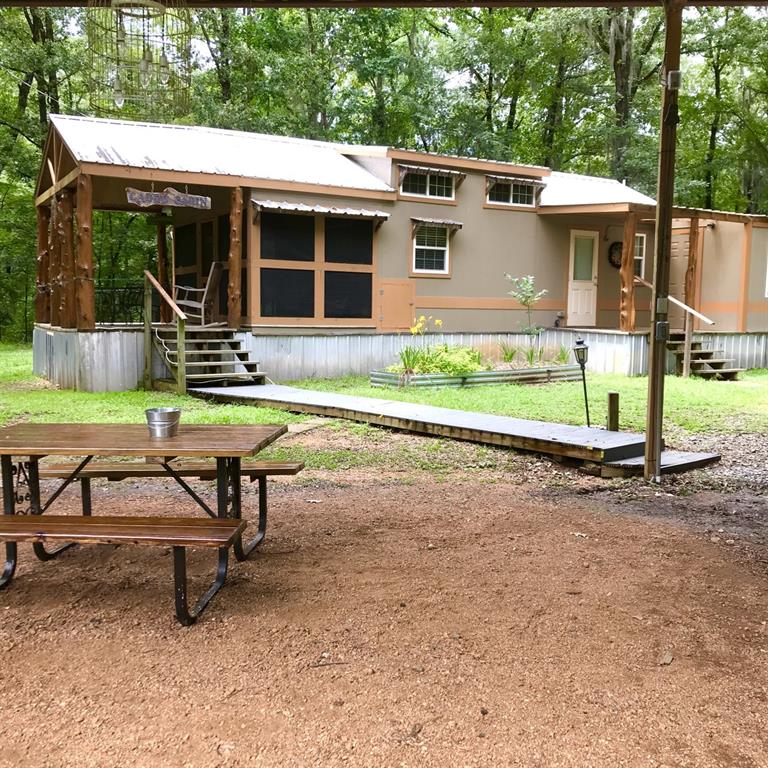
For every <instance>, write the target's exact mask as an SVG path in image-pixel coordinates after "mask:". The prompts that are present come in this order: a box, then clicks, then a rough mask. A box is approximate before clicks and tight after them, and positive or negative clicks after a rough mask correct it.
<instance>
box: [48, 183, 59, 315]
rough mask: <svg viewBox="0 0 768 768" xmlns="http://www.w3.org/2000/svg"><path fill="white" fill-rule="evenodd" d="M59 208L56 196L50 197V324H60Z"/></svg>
mask: <svg viewBox="0 0 768 768" xmlns="http://www.w3.org/2000/svg"><path fill="white" fill-rule="evenodd" d="M60 218H61V210H60V206H59V201H58V200H57V199H56V196H54V197H52V198H51V206H50V221H51V224H50V227H49V228H48V284H49V286H50V295H49V297H48V303H49V305H50V311H49V322H50V324H51V325H60V324H61V323H60V320H59V316H60V310H61V283H60V282H59V279H60V274H59V273H60V270H61V239H60V237H59V224H58V222H59V219H60Z"/></svg>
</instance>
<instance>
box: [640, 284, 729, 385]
mask: <svg viewBox="0 0 768 768" xmlns="http://www.w3.org/2000/svg"><path fill="white" fill-rule="evenodd" d="M635 284H636V285H643V286H645V287H646V288H651V289H653V283H649V282H648V281H647V280H643V278H642V277H637V276H635ZM667 298H668V299H669V300H670V301H671V302H672V303H673V304H675V305H677V306H678V307H680V309H682V310H684V311H685V341H684V342H683V377H684V378H686V379H687V378H688V377H689V376H690V375H691V346H692V343H693V319H692V318H694V317H697V318H698V319H699V320H701V321H702V322H703V323H706V324H707V325H714V324H715V321H714V320H712V319H710V318H709V317H707V316H706V315H702V314H701V312H697V311H696V310H695V309H694V308H693V307H689V306H688V305H687V304H685V303H683V302H682V301H680V299H676V298H675V297H674V296H667Z"/></svg>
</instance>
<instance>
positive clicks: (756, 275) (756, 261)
mask: <svg viewBox="0 0 768 768" xmlns="http://www.w3.org/2000/svg"><path fill="white" fill-rule="evenodd" d="M747 295H748V299H747V301H748V304H747V327H746V329H745V330H747V331H768V228H764V227H753V228H752V249H751V254H750V270H749V293H748V294H747Z"/></svg>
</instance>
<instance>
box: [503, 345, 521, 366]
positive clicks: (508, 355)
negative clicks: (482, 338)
mask: <svg viewBox="0 0 768 768" xmlns="http://www.w3.org/2000/svg"><path fill="white" fill-rule="evenodd" d="M499 349H500V350H501V359H502V360H503V361H504V362H505V363H513V362H514V361H515V357H517V353H518V352H519V351H520V350H519V349H518V348H517V347H513V346H512V345H511V344H507V342H506V341H500V342H499Z"/></svg>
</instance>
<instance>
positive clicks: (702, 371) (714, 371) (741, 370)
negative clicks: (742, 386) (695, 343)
mask: <svg viewBox="0 0 768 768" xmlns="http://www.w3.org/2000/svg"><path fill="white" fill-rule="evenodd" d="M746 370H747V369H746V368H710V369H707V368H704V369H699V370H697V371H696V375H697V376H701V375H702V374H706V375H714V374H717V373H744V371H746Z"/></svg>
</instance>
